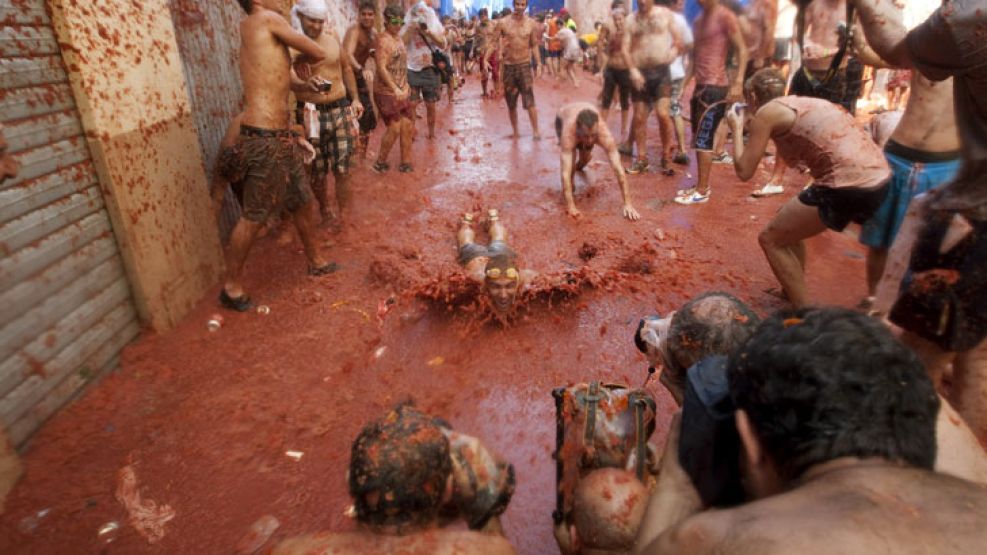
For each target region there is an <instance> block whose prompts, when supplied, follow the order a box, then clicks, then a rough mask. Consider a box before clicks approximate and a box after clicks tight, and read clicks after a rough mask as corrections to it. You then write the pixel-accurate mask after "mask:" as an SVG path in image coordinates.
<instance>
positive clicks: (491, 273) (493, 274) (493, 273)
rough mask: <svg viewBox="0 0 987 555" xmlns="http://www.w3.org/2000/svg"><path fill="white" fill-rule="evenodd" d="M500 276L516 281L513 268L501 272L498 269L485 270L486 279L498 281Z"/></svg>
mask: <svg viewBox="0 0 987 555" xmlns="http://www.w3.org/2000/svg"><path fill="white" fill-rule="evenodd" d="M501 276H503V277H506V278H507V279H517V270H516V269H514V268H508V269H507V270H504V271H503V272H501V271H500V268H490V269H489V270H487V277H488V278H490V279H500V278H501Z"/></svg>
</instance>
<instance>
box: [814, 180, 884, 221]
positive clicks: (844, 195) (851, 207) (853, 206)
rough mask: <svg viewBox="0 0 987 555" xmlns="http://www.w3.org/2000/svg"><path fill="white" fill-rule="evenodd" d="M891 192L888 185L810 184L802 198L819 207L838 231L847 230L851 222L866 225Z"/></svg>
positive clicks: (823, 215) (825, 217) (823, 218)
mask: <svg viewBox="0 0 987 555" xmlns="http://www.w3.org/2000/svg"><path fill="white" fill-rule="evenodd" d="M887 195H888V184H887V183H884V184H883V185H881V186H879V187H868V188H866V189H864V188H859V187H846V188H841V189H837V188H833V187H824V186H820V185H810V186H809V187H807V188H805V189H803V190H802V192H801V193H799V201H801V202H802V204H805V205H806V206H815V207H816V208H818V209H819V219H820V220H822V222H823V223H824V224H825V225H826V227H828V228H829V229H832V230H834V231H843V230H844V229H845V228H846V226H848V225H850V222H854V223H858V224H862V223H864V222H866V221H867V220H869V219H870V218H871V216H873V215H874V213H875V212H877V209H878V208H880V207H881V203H883V202H884V197H886V196H887Z"/></svg>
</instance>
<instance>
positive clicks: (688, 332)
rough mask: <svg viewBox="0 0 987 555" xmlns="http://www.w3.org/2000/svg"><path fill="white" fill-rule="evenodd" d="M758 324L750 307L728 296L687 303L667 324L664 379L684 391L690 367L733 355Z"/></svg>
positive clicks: (719, 294)
mask: <svg viewBox="0 0 987 555" xmlns="http://www.w3.org/2000/svg"><path fill="white" fill-rule="evenodd" d="M760 322H761V319H760V318H759V317H758V316H757V314H756V313H755V312H754V311H753V310H751V309H750V307H748V306H747V305H746V304H744V302H743V301H741V300H740V299H738V298H737V297H734V296H733V295H731V294H729V293H724V292H722V291H710V292H708V293H703V294H702V295H700V296H698V297H696V298H694V299H692V300H690V301H689V302H687V303H685V305H683V306H682V308H680V309H679V310H678V311H676V312H675V315H674V316H672V321H671V322H670V323H669V326H668V343H667V345H666V351H667V352H668V357H667V358H668V359H669V360H667V361H666V362H667V366H668V367H667V368H665V371H664V374H663V377H664V378H665V379H666V380H667V381H668V382H669V383H671V384H673V385H677V386H679V387H680V388H681V389H683V390H684V389H685V378H686V371H687V370H688V369H689V367H691V366H692V365H693V364H695V363H697V362H699V361H700V360H702V359H704V358H706V357H708V356H712V355H724V356H729V355H731V354H733V352H734V351H736V350H737V349H739V348H740V347H741V346H743V344H744V343H746V342H747V340H748V339H750V337H751V336H752V335H753V334H754V331H755V330H756V329H757V326H758V324H759V323H760Z"/></svg>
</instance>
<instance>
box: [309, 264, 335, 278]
mask: <svg viewBox="0 0 987 555" xmlns="http://www.w3.org/2000/svg"><path fill="white" fill-rule="evenodd" d="M338 271H339V264H336V263H335V262H330V263H328V264H326V265H324V266H319V267H315V266H309V267H308V275H310V276H327V275H329V274H332V273H335V272H338Z"/></svg>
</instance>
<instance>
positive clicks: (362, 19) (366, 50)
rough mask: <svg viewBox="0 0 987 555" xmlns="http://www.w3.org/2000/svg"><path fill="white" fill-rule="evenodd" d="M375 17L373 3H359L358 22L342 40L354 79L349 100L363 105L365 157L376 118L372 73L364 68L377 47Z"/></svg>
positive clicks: (368, 0) (362, 148)
mask: <svg viewBox="0 0 987 555" xmlns="http://www.w3.org/2000/svg"><path fill="white" fill-rule="evenodd" d="M376 17H377V4H376V3H375V2H374V1H373V0H361V2H360V15H359V18H358V19H357V22H356V23H355V24H353V25H351V26H350V28H349V29H347V30H346V35H344V36H343V49H344V50H345V51H346V55H347V56H348V57H349V62H350V67H351V68H353V74H354V77H356V90H357V93H358V94H357V95H354V93H353V91H347V92H349V93H350V99H351V100H356V98H357V97H359V99H360V103H361V104H363V115H362V116H360V139H359V145H358V146H359V150H360V152H361V153H362V155H363V156H366V153H367V143H368V142H369V141H370V133H371V132H372V131H373V130H374V129H376V128H377V115H376V114H375V113H374V109H373V106H374V103H373V100H372V99H371V97H370V90H371V89H370V83H372V82H373V78H374V74H373V71H371V70H370V69H368V68H367V62H368V61H370V60H371V59H372V58H373V55H374V44H376V43H377V30H376V29H374V20H375V19H376Z"/></svg>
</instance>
